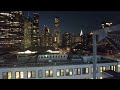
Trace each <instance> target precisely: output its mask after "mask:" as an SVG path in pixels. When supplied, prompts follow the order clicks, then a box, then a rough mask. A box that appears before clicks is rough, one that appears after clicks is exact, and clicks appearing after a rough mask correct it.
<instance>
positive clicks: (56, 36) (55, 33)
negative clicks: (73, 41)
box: [54, 17, 61, 48]
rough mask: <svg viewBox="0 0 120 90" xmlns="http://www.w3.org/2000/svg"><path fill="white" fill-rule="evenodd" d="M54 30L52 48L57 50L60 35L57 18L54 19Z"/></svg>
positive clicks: (59, 43)
mask: <svg viewBox="0 0 120 90" xmlns="http://www.w3.org/2000/svg"><path fill="white" fill-rule="evenodd" d="M54 24H55V29H54V46H55V47H56V48H57V47H58V46H60V45H61V35H60V28H59V18H58V17H55V21H54Z"/></svg>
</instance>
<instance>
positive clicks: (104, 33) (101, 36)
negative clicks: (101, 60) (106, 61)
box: [92, 24, 120, 79]
mask: <svg viewBox="0 0 120 90" xmlns="http://www.w3.org/2000/svg"><path fill="white" fill-rule="evenodd" d="M119 30H120V24H118V25H115V26H111V27H106V28H103V29H99V30H96V31H94V32H93V36H92V38H93V79H96V64H97V45H96V36H98V42H99V41H101V40H102V39H104V38H106V39H107V40H108V41H109V42H110V40H109V35H108V32H114V31H119ZM110 43H111V42H110ZM111 44H112V43H111ZM113 46H114V45H113ZM114 48H116V47H115V46H114ZM116 50H117V51H118V52H119V50H118V49H117V48H116Z"/></svg>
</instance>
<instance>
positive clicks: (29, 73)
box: [27, 71, 36, 78]
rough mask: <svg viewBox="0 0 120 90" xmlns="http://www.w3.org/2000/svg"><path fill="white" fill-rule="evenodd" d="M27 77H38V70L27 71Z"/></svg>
mask: <svg viewBox="0 0 120 90" xmlns="http://www.w3.org/2000/svg"><path fill="white" fill-rule="evenodd" d="M27 77H28V78H35V77H36V72H35V71H28V72H27Z"/></svg>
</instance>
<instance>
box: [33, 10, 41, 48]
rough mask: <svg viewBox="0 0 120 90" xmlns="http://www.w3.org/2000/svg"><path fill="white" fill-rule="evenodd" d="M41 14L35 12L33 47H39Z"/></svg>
mask: <svg viewBox="0 0 120 90" xmlns="http://www.w3.org/2000/svg"><path fill="white" fill-rule="evenodd" d="M39 44H40V40H39V13H37V12H33V30H32V46H33V47H34V46H39Z"/></svg>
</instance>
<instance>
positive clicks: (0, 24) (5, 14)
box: [0, 11, 23, 48]
mask: <svg viewBox="0 0 120 90" xmlns="http://www.w3.org/2000/svg"><path fill="white" fill-rule="evenodd" d="M22 39H23V12H22V11H0V47H3V48H9V47H10V48H16V47H20V46H21V44H22Z"/></svg>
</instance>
